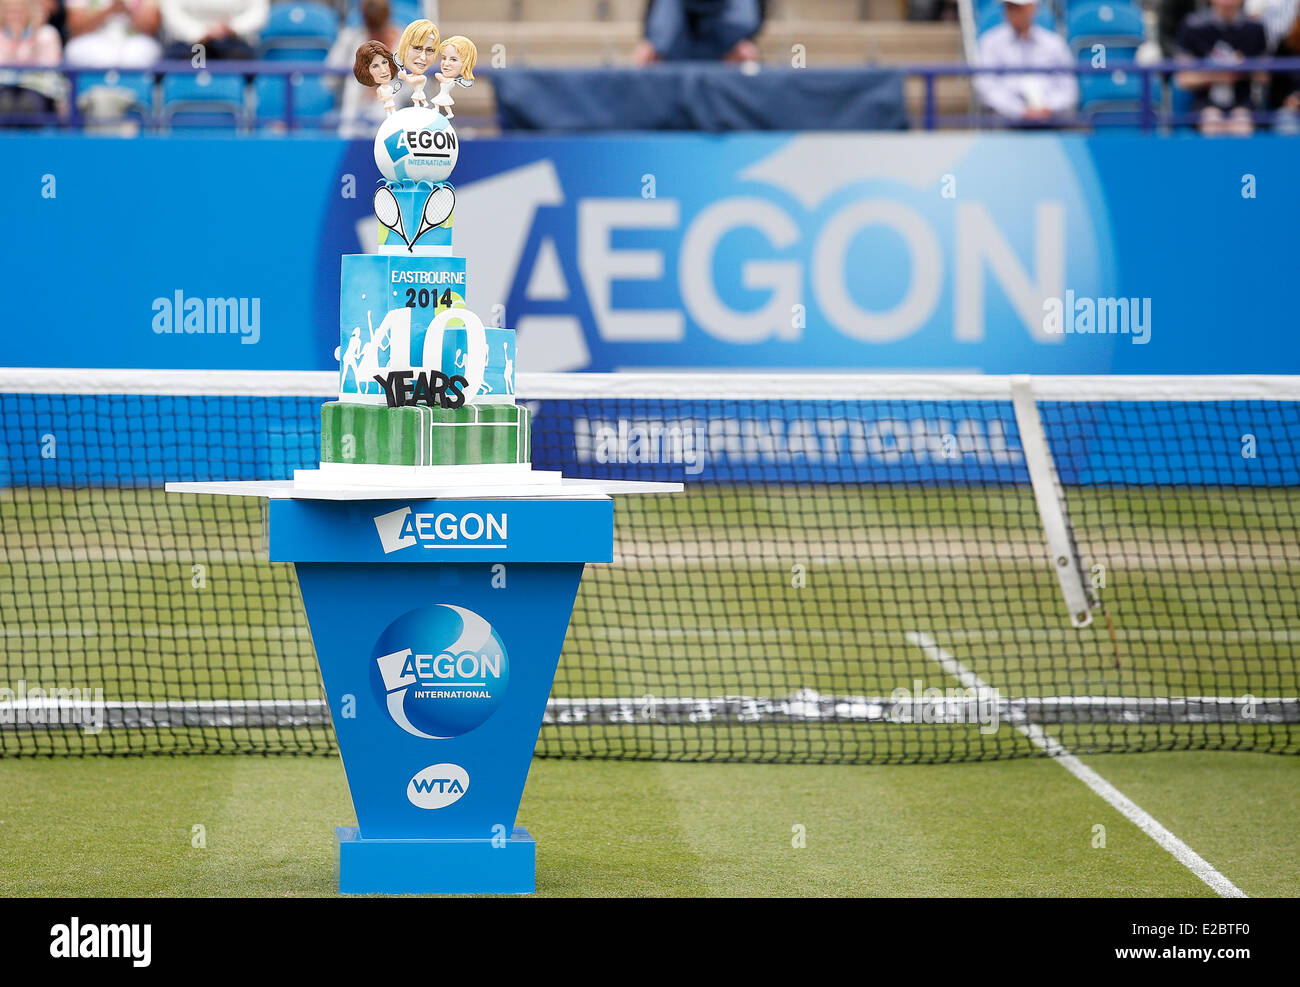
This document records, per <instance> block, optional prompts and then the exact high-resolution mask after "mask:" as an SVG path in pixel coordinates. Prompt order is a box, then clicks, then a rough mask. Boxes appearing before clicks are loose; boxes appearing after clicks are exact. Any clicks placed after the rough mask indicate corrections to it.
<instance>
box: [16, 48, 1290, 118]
mask: <svg viewBox="0 0 1300 987" xmlns="http://www.w3.org/2000/svg"><path fill="white" fill-rule="evenodd" d="M882 68H886V69H888V68H893V69H894V70H896V71H897V72H899V73H900V74H901V75H903V76H904V77H907V78H919V79H920V80H921V81H922V86H923V98H922V107H921V112H920V116H919V119H916V120H914V121H913V125H914V127H915V128H916V129H921V130H935V129H938V128H939V127H940V126H941V124H943V123H950V122H951V121H950V120H941V118H940V115H939V111H938V93H937V86H938V80H940V79H943V78H953V77H967V78H971V77H975V76H979V75H1007V74H1017V75H1018V74H1024V73H1025V72H1026V70H1025V69H1024V68H1021V67H1015V68H985V67H981V66H973V65H965V64H949V63H938V64H909V65H899V66H872V67H871V69H870V70H871V71H872V72H876V73H878V72H879V71H880V70H881V69H882ZM839 70H841V71H842V70H843V66H841V67H839ZM1194 70H1200V71H1233V72H1238V73H1241V74H1249V75H1260V74H1267V73H1273V72H1286V73H1296V74H1297V75H1300V57H1290V58H1252V59H1246V60H1243V61H1241V62H1238V63H1235V64H1233V65H1230V66H1229V65H1224V64H1223V63H1218V62H1209V61H1205V62H1182V61H1162V62H1157V63H1154V64H1149V65H1139V64H1137V63H1134V62H1119V63H1114V64H1110V65H1107V66H1105V67H1093V66H1091V65H1085V64H1076V65H1070V66H1063V67H1060V68H1042V69H1039V68H1035V69H1033V70H1032V73H1033V74H1058V73H1068V74H1072V75H1075V76H1076V77H1083V76H1091V75H1102V76H1104V75H1113V74H1115V73H1125V74H1126V75H1132V76H1136V77H1137V78H1138V80H1139V88H1138V97H1137V99H1136V100H1131V101H1129V100H1125V101H1123V102H1124V103H1125V105H1126V106H1127V107H1128V109H1129V111H1130V112H1134V113H1136V115H1137V125H1138V127H1139V129H1141V130H1142V131H1146V132H1151V131H1153V130H1155V129H1156V127H1157V126H1158V125H1164V126H1180V125H1186V124H1189V123H1192V122H1194V121H1193V119H1192V116H1193V115H1191V114H1179V113H1176V112H1174V111H1173V110H1171V109H1170V108H1169V107H1168V106H1163V107H1162V106H1159V105H1157V98H1156V92H1157V88H1159V89H1160V90H1161V92H1162V94H1163V96H1164V97H1165V99H1166V102H1167V97H1168V94H1169V93H1170V92H1171V91H1172V89H1171V86H1170V85H1168V84H1167V83H1168V82H1169V80H1171V79H1172V77H1173V76H1174V75H1175V74H1176V73H1179V72H1183V71H1194ZM494 71H501V72H505V71H509V69H499V70H491V69H486V68H485V69H484V70H483V71H482V72H481V73H480V74H481V75H483V76H487V77H490V76H491V75H492V74H494ZM557 71H562V70H557ZM610 71H611V72H619V71H638V70H635V69H627V68H621V69H611V70H610ZM763 71H765V72H796V71H808V70H801V69H786V68H781V69H772V68H768V69H764V70H763ZM113 72H117V73H118V74H119V76H121V75H125V76H137V77H138V76H147V77H148V78H149V79H150V80H151V82H150V87H151V93H150V104H149V105H148V106H146V107H142V108H141V109H142V110H143V111H144V112H143V113H142V114H141V115H142V117H143V119H144V122H145V123H146V124H147V125H148V126H150V127H153V128H155V129H164V130H165V129H166V128H167V120H168V111H169V107H168V105H167V101H166V97H165V95H164V94H163V88H164V80H165V79H166V78H168V77H187V78H194V77H202V76H203V75H204V74H205V73H206V74H207V75H209V76H214V77H215V76H238V77H241V78H242V79H243V82H244V87H243V89H242V90H241V95H240V101H239V105H238V107H237V109H236V115H237V117H238V118H239V120H240V123H241V125H247V124H249V123H254V122H258V121H260V122H262V123H266V122H268V121H271V122H277V123H279V124H281V125H282V126H283V128H284V130H286V131H288V132H292V131H294V130H296V129H298V128H299V127H300V126H301V120H300V114H299V112H298V110H297V107H296V106H295V93H294V82H295V80H300V79H302V78H305V77H308V76H318V77H326V76H328V77H346V80H350V79H351V77H352V71H351V69H350V68H348V67H337V66H327V65H323V64H321V63H319V62H278V61H277V62H261V61H254V62H240V61H221V62H210V63H208V64H207V65H206V66H204V67H203V68H196V67H195V66H194V65H192V64H191V63H190V62H188V61H164V62H158V63H156V64H154V65H152V66H149V67H148V68H143V69H142V68H119V69H105V68H91V67H86V66H70V65H59V66H49V67H33V66H12V65H0V84H13V83H15V82H16V81H18V80H19V79H20V78H21V77H22V76H23V75H26V74H33V73H35V74H41V75H45V76H50V75H58V76H61V77H63V78H64V79H65V80H66V92H65V93H64V94H63V97H64V98H63V100H62V103H63V105H64V106H65V107H66V113H43V114H28V115H26V116H25V117H23V118H18V119H15V118H14V117H10V118H8V119H9V122H10V123H28V122H30V123H31V124H33V125H37V126H42V125H43V126H50V125H53V126H56V127H61V128H67V129H74V130H80V129H82V128H83V127H84V125H85V123H86V120H85V114H84V111H83V109H82V107H81V105H80V100H79V99H78V96H79V95H80V93H81V91H82V80H83V77H87V76H90V77H96V78H98V77H101V76H104V75H105V74H106V73H113ZM276 77H278V78H281V79H283V81H284V106H283V110H282V111H281V113H280V115H279V116H278V117H277V118H268V117H265V116H261V115H260V114H259V113H258V112H257V111H256V110H250V108H249V93H250V92H251V91H252V89H253V86H254V84H255V82H256V80H257V79H259V78H261V79H267V78H276ZM1162 82H1163V83H1166V84H1164V85H1161V83H1162ZM200 102H201V101H200ZM214 102H219V103H221V104H222V105H226V104H227V103H228V102H229V101H227V100H219V101H214ZM1269 116H1270V114H1269V113H1268V112H1267V111H1261V112H1258V113H1256V118H1257V120H1258V121H1259V122H1267V120H1268V118H1269ZM27 117H30V118H31V119H30V121H29V120H28V119H27ZM338 119H339V115H338V112H337V109H336V110H334V111H332V112H330V113H326V114H324V115H323V116H322V117H320V118H319V119H317V120H316V121H315V122H314V124H313V126H316V127H321V126H323V127H334V126H336V125H337V123H338ZM957 119H958V120H959V121H960V125H964V126H967V127H969V126H971V125H979V124H981V123H987V122H990V121H991V120H992V117H991V116H988V115H985V116H981V115H979V114H978V113H966V114H962V115H959V117H958V118H957ZM1076 122H1077V123H1078V124H1079V125H1083V126H1087V125H1088V123H1089V121H1088V111H1087V109H1086V108H1085V109H1084V110H1083V111H1082V112H1081V113H1080V114H1079V115H1078V117H1077V118H1076ZM1067 125H1068V124H1067Z"/></svg>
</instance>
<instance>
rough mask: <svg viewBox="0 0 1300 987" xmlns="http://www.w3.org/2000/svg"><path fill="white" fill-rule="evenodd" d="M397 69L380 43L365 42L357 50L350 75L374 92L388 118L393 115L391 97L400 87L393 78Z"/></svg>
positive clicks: (385, 48) (391, 57) (391, 56)
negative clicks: (371, 88)
mask: <svg viewBox="0 0 1300 987" xmlns="http://www.w3.org/2000/svg"><path fill="white" fill-rule="evenodd" d="M397 72H398V68H397V62H395V61H394V60H393V53H392V52H391V51H389V50H388V48H387V47H386V46H385V45H384V44H383V42H381V41H367V42H365V43H363V44H362V45H361V46H360V47H359V48H357V60H356V63H355V64H354V65H353V66H352V74H353V75H354V76H356V79H357V82H359V83H361V84H362V85H363V86H371V87H373V88H374V90H375V98H376V99H377V100H379V101H380V102H381V103H383V104H384V109H385V110H386V111H387V113H388V115H389V116H392V114H393V97H394V96H395V95H396V94H397V90H398V89H399V88H400V87H401V85H402V84H401V83H400V82H398V81H397V80H396V79H395V78H393V77H394V76H395V75H397Z"/></svg>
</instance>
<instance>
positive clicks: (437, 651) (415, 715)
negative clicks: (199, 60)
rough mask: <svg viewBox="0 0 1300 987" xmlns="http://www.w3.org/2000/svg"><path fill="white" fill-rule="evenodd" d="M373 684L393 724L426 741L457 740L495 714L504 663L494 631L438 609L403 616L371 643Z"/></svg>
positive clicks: (457, 611)
mask: <svg viewBox="0 0 1300 987" xmlns="http://www.w3.org/2000/svg"><path fill="white" fill-rule="evenodd" d="M371 661H372V664H371V671H372V675H371V683H372V685H373V686H374V689H375V694H376V698H377V699H378V700H379V702H380V705H382V706H383V707H384V708H385V709H387V710H388V715H389V716H390V717H392V720H393V722H394V723H396V724H397V725H398V726H399V727H401V728H402V729H403V730H405V731H406V732H407V733H409V734H411V736H413V737H420V738H422V739H424V740H447V739H449V738H451V737H459V736H460V735H461V734H463V733H468V732H469V731H471V730H473V729H474V728H475V727H477V726H479V725H481V724H482V723H483V722H484V721H485V720H487V718H488V717H489V716H491V715H492V714H493V713H495V712H496V710H497V707H498V706H500V705H501V701H502V699H504V698H505V694H506V689H507V688H508V687H509V685H510V659H509V657H508V655H507V654H506V646H505V644H504V643H503V642H502V640H501V637H500V635H499V634H497V632H496V631H495V630H494V629H493V627H492V625H491V624H489V623H488V622H487V621H486V620H484V619H483V618H482V617H480V616H479V615H478V614H476V613H474V611H472V610H466V609H465V608H464V607H457V606H453V605H451V604H448V603H440V604H437V605H436V606H432V607H422V608H420V609H418V610H412V611H410V612H409V613H405V614H403V615H402V616H400V617H398V618H397V619H396V620H395V621H393V622H392V623H391V624H390V625H389V626H388V628H387V629H386V630H385V631H384V633H383V634H381V635H380V636H379V640H378V641H377V642H376V643H375V648H374V652H373V654H372V655H371Z"/></svg>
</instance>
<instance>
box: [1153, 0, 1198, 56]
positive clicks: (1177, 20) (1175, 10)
mask: <svg viewBox="0 0 1300 987" xmlns="http://www.w3.org/2000/svg"><path fill="white" fill-rule="evenodd" d="M1204 8H1205V0H1157V6H1156V38H1157V40H1158V41H1159V42H1160V54H1162V55H1163V56H1164V57H1165V58H1173V57H1174V56H1176V55H1177V54H1178V31H1179V29H1180V28H1181V27H1182V26H1183V21H1185V20H1187V17H1188V15H1189V14H1192V13H1194V12H1195V11H1198V10H1203V9H1204Z"/></svg>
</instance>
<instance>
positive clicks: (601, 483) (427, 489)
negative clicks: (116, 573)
mask: <svg viewBox="0 0 1300 987" xmlns="http://www.w3.org/2000/svg"><path fill="white" fill-rule="evenodd" d="M682 489H683V488H682V484H680V483H658V482H648V481H642V480H575V479H570V478H568V477H565V478H564V479H562V480H560V481H559V482H558V483H534V484H530V483H526V482H521V483H494V484H483V485H481V486H476V485H472V484H465V483H458V484H456V485H454V486H437V485H417V486H410V487H395V486H384V487H367V486H360V485H351V484H348V485H339V486H336V487H324V486H321V487H317V486H311V487H303V486H300V485H295V484H294V482H293V481H292V480H230V481H225V482H221V481H202V482H177V483H169V484H167V486H166V490H167V492H168V493H191V494H217V495H220V496H226V497H266V498H268V499H270V500H517V499H519V498H529V499H538V500H597V499H603V498H606V497H610V496H612V495H615V494H662V493H681V492H682Z"/></svg>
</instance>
